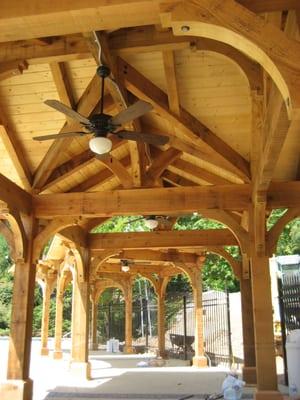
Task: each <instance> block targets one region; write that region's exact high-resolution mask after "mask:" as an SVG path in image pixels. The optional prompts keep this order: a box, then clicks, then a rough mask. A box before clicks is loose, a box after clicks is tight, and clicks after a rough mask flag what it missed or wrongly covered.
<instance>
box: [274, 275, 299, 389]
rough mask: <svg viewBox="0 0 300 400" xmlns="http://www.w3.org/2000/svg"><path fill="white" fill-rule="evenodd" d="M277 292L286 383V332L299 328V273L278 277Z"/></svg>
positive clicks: (286, 380) (286, 381)
mask: <svg viewBox="0 0 300 400" xmlns="http://www.w3.org/2000/svg"><path fill="white" fill-rule="evenodd" d="M278 292H279V309H280V319H281V335H282V349H283V358H284V370H285V371H284V374H285V383H286V384H288V374H287V361H286V349H285V345H286V336H287V334H288V333H290V332H291V331H293V330H295V329H300V273H299V272H294V273H288V274H284V275H283V276H282V278H281V279H278Z"/></svg>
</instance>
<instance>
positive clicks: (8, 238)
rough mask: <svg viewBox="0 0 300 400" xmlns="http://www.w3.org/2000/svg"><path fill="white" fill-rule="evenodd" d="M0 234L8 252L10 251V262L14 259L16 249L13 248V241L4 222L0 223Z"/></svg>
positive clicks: (9, 230) (11, 234)
mask: <svg viewBox="0 0 300 400" xmlns="http://www.w3.org/2000/svg"><path fill="white" fill-rule="evenodd" d="M0 234H1V235H3V236H4V238H5V240H6V242H7V244H8V247H9V250H10V257H11V259H12V260H15V259H16V248H15V239H14V236H13V233H12V231H11V229H9V227H8V226H7V225H6V224H5V222H4V221H0Z"/></svg>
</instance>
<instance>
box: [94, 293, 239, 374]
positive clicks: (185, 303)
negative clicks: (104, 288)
mask: <svg viewBox="0 0 300 400" xmlns="http://www.w3.org/2000/svg"><path fill="white" fill-rule="evenodd" d="M98 311H99V312H98V334H99V338H100V345H105V343H106V341H107V340H108V339H110V338H115V339H118V340H119V341H120V342H123V341H124V340H125V337H124V334H125V304H124V303H118V304H113V303H111V304H109V305H105V306H103V305H102V306H99V310H98ZM165 321H166V327H165V328H166V337H165V343H166V351H167V353H168V355H169V357H170V358H181V359H185V360H188V359H192V357H193V355H194V340H195V337H194V334H195V313H194V303H193V298H192V296H191V294H190V293H188V294H177V295H168V296H167V297H166V319H165ZM203 329H204V344H205V352H206V355H207V357H208V359H209V363H210V364H211V365H213V366H214V365H218V364H221V363H222V364H228V365H230V364H231V361H232V346H231V334H230V315H229V297H228V294H227V293H224V292H217V291H211V292H205V293H203ZM132 335H133V346H134V347H135V349H136V351H137V352H143V351H146V350H148V349H151V350H155V349H157V348H158V338H157V304H156V302H154V301H153V300H152V301H147V300H146V299H141V300H139V301H137V302H135V303H134V304H133V313H132ZM121 349H122V345H121Z"/></svg>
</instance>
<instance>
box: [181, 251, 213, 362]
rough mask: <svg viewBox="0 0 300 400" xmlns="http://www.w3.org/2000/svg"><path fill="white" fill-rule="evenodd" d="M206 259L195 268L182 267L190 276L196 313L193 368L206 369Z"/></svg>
mask: <svg viewBox="0 0 300 400" xmlns="http://www.w3.org/2000/svg"><path fill="white" fill-rule="evenodd" d="M204 261H205V258H204V257H199V258H198V260H197V265H195V266H194V267H185V266H182V269H183V270H184V271H185V272H186V273H187V274H188V276H189V278H190V282H191V285H192V288H193V297H194V312H195V342H194V346H195V356H194V357H193V366H195V367H206V366H207V360H206V357H205V356H204V341H203V308H202V270H201V268H202V266H203V263H204Z"/></svg>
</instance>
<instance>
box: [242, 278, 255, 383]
mask: <svg viewBox="0 0 300 400" xmlns="http://www.w3.org/2000/svg"><path fill="white" fill-rule="evenodd" d="M240 288H241V303H242V324H243V347H244V367H243V380H244V381H245V382H247V383H251V384H253V383H256V360H255V344H254V343H255V342H254V327H253V306H252V288H251V280H250V279H243V277H241V280H240Z"/></svg>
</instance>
